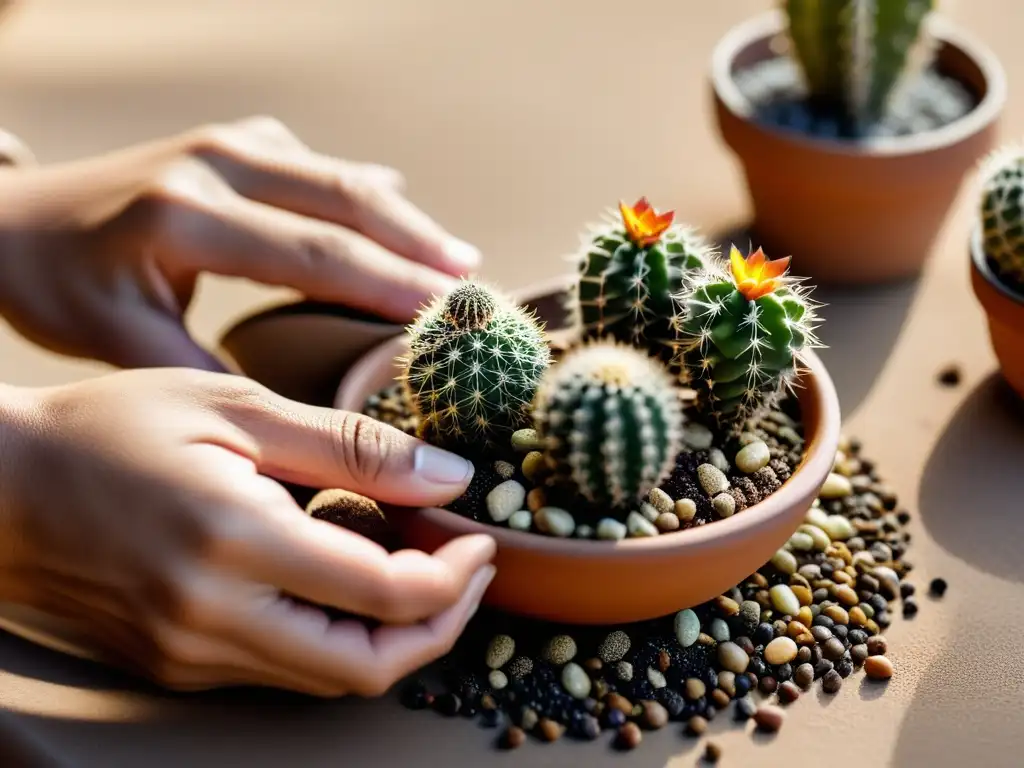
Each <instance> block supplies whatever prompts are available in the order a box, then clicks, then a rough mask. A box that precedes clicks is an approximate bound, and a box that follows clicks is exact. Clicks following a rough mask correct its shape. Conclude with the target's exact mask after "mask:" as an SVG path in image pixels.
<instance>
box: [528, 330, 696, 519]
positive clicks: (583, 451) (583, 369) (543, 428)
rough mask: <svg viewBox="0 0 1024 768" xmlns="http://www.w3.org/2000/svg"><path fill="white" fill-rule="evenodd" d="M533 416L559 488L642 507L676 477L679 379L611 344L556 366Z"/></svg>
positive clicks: (578, 351)
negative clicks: (668, 479) (648, 496)
mask: <svg viewBox="0 0 1024 768" xmlns="http://www.w3.org/2000/svg"><path fill="white" fill-rule="evenodd" d="M533 415H534V426H535V427H536V429H537V433H538V435H539V436H540V437H541V439H542V440H543V442H544V444H545V457H546V459H547V463H548V466H549V467H550V469H551V470H552V476H553V478H554V480H555V482H561V483H564V484H566V485H568V486H570V487H572V488H573V489H574V490H575V491H576V492H578V493H579V494H580V495H581V496H582V497H583V498H585V499H588V500H589V501H592V502H595V503H597V504H602V505H607V506H609V507H611V508H620V509H621V508H624V507H627V506H629V505H633V504H637V503H639V502H640V501H641V500H642V499H643V497H644V496H645V495H646V494H647V493H648V492H649V491H650V490H651V489H652V488H654V487H656V486H657V485H658V484H659V483H661V482H663V481H664V480H665V478H666V477H668V475H669V473H670V472H671V470H672V468H673V466H674V465H675V459H676V456H677V455H678V453H679V451H680V449H681V440H682V423H683V414H682V404H681V401H680V399H679V390H678V388H677V387H676V385H675V380H674V377H672V376H671V375H670V374H669V373H668V371H667V370H666V369H665V366H664V365H663V364H661V363H660V362H658V361H657V360H655V359H654V358H652V357H650V356H649V355H647V354H645V353H644V352H642V351H640V350H637V349H634V348H632V347H630V346H627V345H625V344H622V343H619V342H615V341H611V340H606V341H599V342H591V343H588V344H584V345H583V346H580V347H577V348H575V349H573V350H571V351H570V352H568V353H567V354H566V356H565V358H563V359H562V361H561V362H559V363H558V364H557V365H555V366H552V368H551V369H549V371H548V373H547V374H546V375H545V377H544V379H543V381H542V382H541V386H540V389H539V390H538V392H537V398H536V401H535V403H534V408H533Z"/></svg>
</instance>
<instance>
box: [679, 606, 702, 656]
mask: <svg viewBox="0 0 1024 768" xmlns="http://www.w3.org/2000/svg"><path fill="white" fill-rule="evenodd" d="M675 632H676V640H678V641H679V645H681V646H682V647H683V648H689V647H690V646H691V645H693V644H694V643H696V642H697V637H698V636H699V635H700V619H698V618H697V614H696V613H694V612H693V611H692V610H690V609H689V608H687V609H686V610H685V611H680V612H679V613H677V614H676V618H675Z"/></svg>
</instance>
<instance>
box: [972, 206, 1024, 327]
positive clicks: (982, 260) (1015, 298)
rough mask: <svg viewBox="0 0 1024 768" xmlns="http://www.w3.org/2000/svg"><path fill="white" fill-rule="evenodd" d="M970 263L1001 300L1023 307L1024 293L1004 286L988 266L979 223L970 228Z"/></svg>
mask: <svg viewBox="0 0 1024 768" xmlns="http://www.w3.org/2000/svg"><path fill="white" fill-rule="evenodd" d="M971 263H972V264H973V265H974V269H975V271H976V272H977V273H978V274H979V275H980V276H981V277H983V278H984V279H985V282H987V283H988V284H989V285H990V286H992V288H993V289H994V290H995V291H996V293H997V294H999V296H1000V297H1001V298H1003V299H1006V300H1007V301H1011V302H1013V303H1014V304H1018V305H1020V306H1022V307H1024V292H1018V291H1016V290H1014V289H1013V288H1011V287H1010V286H1008V285H1006V283H1004V282H1003V281H1002V280H1000V279H999V276H998V275H997V274H996V273H995V271H994V270H993V269H992V267H991V266H990V265H989V263H988V257H986V256H985V248H984V247H983V243H982V231H981V223H980V222H975V223H974V226H973V227H971Z"/></svg>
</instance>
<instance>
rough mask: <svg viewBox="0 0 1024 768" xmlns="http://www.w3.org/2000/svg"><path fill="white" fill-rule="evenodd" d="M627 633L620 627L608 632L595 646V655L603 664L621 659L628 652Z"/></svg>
mask: <svg viewBox="0 0 1024 768" xmlns="http://www.w3.org/2000/svg"><path fill="white" fill-rule="evenodd" d="M629 646H630V641H629V635H627V634H626V633H625V632H623V631H622V630H621V629H617V630H615V631H614V632H609V633H608V635H607V636H606V637H605V638H604V640H602V641H601V644H600V645H599V646H597V657H598V658H599V659H601V661H603V662H604V663H605V664H611V663H613V662H616V661H621V660H622V659H623V658H625V656H626V654H627V653H629Z"/></svg>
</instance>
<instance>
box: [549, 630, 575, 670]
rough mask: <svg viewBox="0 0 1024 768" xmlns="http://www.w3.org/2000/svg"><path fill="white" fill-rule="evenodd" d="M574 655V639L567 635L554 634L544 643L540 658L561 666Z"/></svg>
mask: <svg viewBox="0 0 1024 768" xmlns="http://www.w3.org/2000/svg"><path fill="white" fill-rule="evenodd" d="M575 657H576V641H575V640H573V639H572V638H571V637H569V635H555V636H554V637H552V638H551V639H550V640H548V642H547V643H546V644H545V645H544V648H543V649H542V650H541V658H542V659H544V661H546V662H548V663H549V664H554V665H556V666H561V665H562V664H568V663H569V662H570V661H572V660H573V659H574V658H575Z"/></svg>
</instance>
